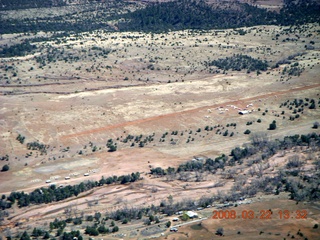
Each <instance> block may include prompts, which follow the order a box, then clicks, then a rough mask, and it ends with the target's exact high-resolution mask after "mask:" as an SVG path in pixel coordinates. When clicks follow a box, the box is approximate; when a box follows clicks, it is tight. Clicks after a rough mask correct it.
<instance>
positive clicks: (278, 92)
mask: <svg viewBox="0 0 320 240" xmlns="http://www.w3.org/2000/svg"><path fill="white" fill-rule="evenodd" d="M319 86H320V83H319V84H313V85H309V86H304V87H297V88H293V89H289V90H285V91H277V92H272V93H267V94H262V95H258V96H255V97H250V98H243V99H239V100H235V101H229V102H223V103H219V104H215V105H210V106H204V107H200V108H196V109H191V110H186V111H181V112H174V113H169V114H163V115H160V116H154V117H149V118H144V119H139V120H135V121H129V122H124V123H119V124H114V125H111V126H105V127H101V128H96V129H92V130H87V131H83V132H79V133H75V134H69V135H64V136H61V140H64V139H70V138H76V137H80V136H84V135H89V134H93V133H99V132H103V131H106V130H110V129H116V128H121V127H125V126H132V125H138V124H141V123H146V122H151V121H154V120H160V119H165V118H169V117H172V116H178V115H183V114H192V113H195V112H198V111H200V110H205V109H208V108H216V107H219V106H221V105H230V104H239V103H241V102H248V101H252V100H257V99H263V98H267V97H271V96H279V95H283V94H287V93H292V92H297V91H303V90H308V89H313V88H317V87H319Z"/></svg>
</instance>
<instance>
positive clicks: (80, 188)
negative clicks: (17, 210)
mask: <svg viewBox="0 0 320 240" xmlns="http://www.w3.org/2000/svg"><path fill="white" fill-rule="evenodd" d="M139 179H140V173H139V172H136V173H131V174H128V175H121V176H119V177H117V176H113V177H108V178H104V177H102V178H101V179H100V180H99V181H86V182H82V183H80V184H77V185H73V186H70V185H68V186H65V187H59V188H57V187H56V185H51V186H50V187H48V188H44V187H42V188H39V189H36V190H34V191H33V192H31V193H29V194H28V193H24V192H12V193H11V194H10V195H9V196H8V197H7V201H5V198H3V199H2V200H1V202H0V204H1V207H2V208H3V209H5V208H10V207H11V206H12V204H14V203H15V202H16V201H17V203H18V206H19V207H26V206H29V205H30V204H41V203H50V202H57V201H61V200H64V199H67V198H70V197H73V196H78V195H79V194H80V193H82V192H85V191H88V190H90V189H92V188H94V187H98V186H103V185H105V184H108V185H109V184H112V183H118V184H126V183H128V182H135V181H137V180H139Z"/></svg>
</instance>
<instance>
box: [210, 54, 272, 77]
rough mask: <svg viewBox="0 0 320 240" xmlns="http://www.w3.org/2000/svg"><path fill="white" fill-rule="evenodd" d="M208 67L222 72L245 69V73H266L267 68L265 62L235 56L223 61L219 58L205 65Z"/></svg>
mask: <svg viewBox="0 0 320 240" xmlns="http://www.w3.org/2000/svg"><path fill="white" fill-rule="evenodd" d="M205 64H206V65H208V66H216V67H218V68H219V69H222V70H225V71H227V70H229V69H231V70H233V71H241V70H242V69H246V70H247V72H248V73H249V72H251V71H258V70H260V71H266V70H267V68H268V63H267V62H266V61H262V60H260V59H255V58H253V57H250V56H248V55H242V54H236V55H233V56H232V57H226V58H224V59H222V58H219V59H218V60H213V61H211V62H207V63H205Z"/></svg>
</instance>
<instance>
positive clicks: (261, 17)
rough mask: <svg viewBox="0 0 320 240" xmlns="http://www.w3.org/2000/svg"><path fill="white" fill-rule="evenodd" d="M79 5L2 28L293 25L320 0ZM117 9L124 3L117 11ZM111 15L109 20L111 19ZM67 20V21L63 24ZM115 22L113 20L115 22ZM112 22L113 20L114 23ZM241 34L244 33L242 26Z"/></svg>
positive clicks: (312, 13)
mask: <svg viewBox="0 0 320 240" xmlns="http://www.w3.org/2000/svg"><path fill="white" fill-rule="evenodd" d="M5 2H6V4H3V5H5V6H6V7H4V8H2V10H4V9H12V8H28V7H31V8H32V7H35V6H37V7H44V6H48V5H49V6H52V5H55V6H63V5H64V2H62V1H55V2H53V1H40V0H32V1H27V2H26V1H17V0H16V1H9V0H6V1H5ZM79 6H80V9H81V7H82V9H81V10H80V9H79V10H80V11H71V12H70V13H68V14H66V15H64V16H63V15H57V16H50V17H41V18H40V17H39V18H38V17H35V18H24V19H5V18H1V25H0V33H2V34H3V33H16V32H37V31H46V32H50V31H53V32H56V31H71V32H84V31H93V30H98V29H102V30H109V31H116V30H119V31H146V32H166V31H170V30H183V29H222V28H238V27H244V26H247V27H248V26H254V25H264V24H275V25H294V24H302V23H307V22H319V20H320V16H319V11H320V8H319V5H318V4H317V3H316V2H314V1H312V0H299V1H285V5H284V7H283V9H282V10H281V11H280V13H276V12H273V11H267V10H265V9H261V8H258V7H254V6H252V5H249V4H240V3H233V4H231V5H230V4H229V5H224V4H223V3H221V4H220V5H219V7H214V6H211V5H208V4H207V3H205V2H204V1H202V0H200V1H192V0H178V1H172V2H164V3H149V4H147V5H146V7H145V8H141V5H138V4H137V3H132V2H130V3H129V2H124V1H108V2H103V3H97V2H96V1H92V2H91V4H86V5H79ZM119 9H123V10H122V11H120V10H119ZM111 21H112V24H111ZM66 23H67V24H66ZM114 23H116V24H115V25H114ZM113 26H116V28H114V27H113ZM240 34H245V33H244V32H242V33H241V32H240Z"/></svg>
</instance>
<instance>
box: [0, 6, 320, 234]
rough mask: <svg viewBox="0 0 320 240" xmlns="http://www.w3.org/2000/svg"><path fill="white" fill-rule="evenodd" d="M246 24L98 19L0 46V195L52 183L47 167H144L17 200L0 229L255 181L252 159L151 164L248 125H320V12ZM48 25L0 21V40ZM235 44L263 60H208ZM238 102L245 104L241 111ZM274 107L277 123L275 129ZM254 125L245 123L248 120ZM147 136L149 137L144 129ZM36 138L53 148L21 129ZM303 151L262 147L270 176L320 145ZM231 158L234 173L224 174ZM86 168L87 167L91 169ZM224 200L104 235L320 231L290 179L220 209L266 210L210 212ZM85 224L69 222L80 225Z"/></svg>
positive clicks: (77, 172)
mask: <svg viewBox="0 0 320 240" xmlns="http://www.w3.org/2000/svg"><path fill="white" fill-rule="evenodd" d="M257 2H258V4H259V5H261V6H264V5H268V6H270V7H272V6H273V7H277V6H278V5H276V4H273V3H272V1H257ZM277 4H279V2H278V1H277ZM264 7H265V6H264ZM70 8H71V7H70ZM66 11H67V10H66ZM68 11H69V10H68ZM10 14H12V12H11V13H8V14H7V15H6V17H10V16H12V15H10ZM242 30H243V31H245V34H244V35H241V34H239V29H225V30H209V31H191V30H185V31H172V32H169V33H162V34H151V33H150V34H148V33H142V32H121V33H119V32H113V33H111V32H107V31H95V32H88V33H81V34H74V35H73V34H71V35H70V36H67V37H60V38H56V39H53V40H49V41H40V42H35V43H32V44H33V45H35V46H36V49H35V50H33V51H32V52H30V54H28V55H26V56H23V57H8V58H1V59H0V66H1V67H0V157H2V156H5V155H8V156H9V160H8V161H1V162H0V163H1V164H0V167H1V168H2V166H3V165H5V164H7V165H8V166H9V167H10V170H9V171H6V172H0V182H1V184H0V194H1V195H2V194H5V195H9V194H10V192H12V191H24V192H31V191H33V190H34V189H36V188H40V187H47V186H48V183H46V181H47V180H50V181H51V183H53V182H54V183H55V184H56V185H57V186H59V185H63V186H66V185H69V184H70V185H74V184H79V183H81V182H83V181H85V180H96V181H99V180H100V179H101V177H102V176H105V177H109V176H113V175H122V174H128V173H131V172H140V174H141V176H142V180H140V181H137V182H134V183H130V184H125V185H110V186H102V187H97V188H94V189H93V190H91V191H89V192H85V193H82V194H80V195H78V196H77V197H72V198H68V199H66V200H63V201H60V202H55V203H50V204H41V205H31V206H29V207H26V208H18V207H17V206H14V207H13V208H11V209H9V210H8V213H9V216H8V217H7V218H5V219H4V220H3V221H2V223H1V225H0V229H1V231H0V232H2V233H0V235H1V237H3V238H2V239H4V237H5V236H8V235H13V236H14V235H15V234H17V233H18V232H23V231H25V230H28V231H32V229H33V228H34V227H43V228H48V225H49V223H50V222H52V221H53V220H54V219H55V218H60V219H63V218H65V216H66V209H71V210H72V212H74V215H75V216H76V215H81V214H82V215H83V214H84V215H88V214H93V213H95V212H97V211H99V212H101V213H103V214H104V213H106V212H110V211H114V210H117V209H121V208H123V207H146V206H150V205H151V204H154V205H159V204H160V203H161V201H163V200H167V199H168V197H169V196H171V197H172V198H173V199H174V201H175V202H178V201H183V200H185V199H187V198H188V199H193V200H197V199H199V198H200V197H201V196H212V195H215V194H220V193H224V192H227V191H229V190H230V189H232V187H233V185H234V183H235V182H236V179H237V177H241V176H246V179H247V182H250V181H253V180H254V179H255V178H256V176H250V174H249V167H246V166H245V165H236V166H227V167H226V168H225V169H223V170H222V169H219V170H218V171H217V172H216V173H215V174H210V173H203V174H201V176H200V177H201V180H200V181H195V180H194V179H192V178H193V177H190V178H188V176H181V178H182V177H185V178H186V179H184V180H178V179H173V180H170V179H168V177H155V176H154V175H150V170H151V169H152V168H156V167H161V168H164V169H165V168H168V167H175V168H177V167H178V166H179V165H180V164H182V163H184V162H186V161H189V160H191V159H193V158H195V157H196V156H203V157H205V158H212V159H214V158H216V157H218V156H220V155H221V154H226V155H229V154H230V151H231V149H233V148H235V147H242V146H244V144H246V143H249V142H250V136H252V134H261V133H267V136H268V138H269V139H282V138H283V137H284V136H288V135H295V134H308V133H311V132H316V133H317V134H319V133H320V131H319V128H318V129H313V128H312V127H313V125H314V123H315V122H317V121H319V120H320V111H319V109H320V105H319V100H320V77H319V76H320V57H319V56H320V52H319V46H320V45H319V44H320V39H319V32H320V27H319V24H305V25H302V26H297V27H292V28H289V27H279V26H257V27H249V28H242ZM46 36H50V34H48V33H43V32H38V33H37V34H4V35H1V38H0V46H4V45H7V46H12V45H14V44H19V43H21V42H22V41H23V40H25V39H34V38H37V37H46ZM235 54H245V55H249V56H251V57H253V58H255V59H260V60H263V61H266V62H267V63H268V65H269V67H268V70H267V71H261V72H257V71H252V72H247V71H246V70H242V71H237V70H234V71H233V70H227V71H223V70H220V69H218V68H216V67H214V66H211V67H209V66H208V65H207V64H206V62H210V61H213V60H217V59H219V58H226V57H231V56H233V55H235ZM289 61H290V63H289ZM279 62H280V63H281V64H277V63H279ZM294 64H296V65H295V66H298V70H301V72H299V74H298V75H296V76H295V74H288V71H287V72H286V70H288V69H289V70H290V69H293V68H294V66H293V65H294ZM306 98H307V99H314V100H315V102H316V107H315V109H310V108H308V107H305V108H304V109H303V110H302V111H299V112H293V110H292V109H291V110H290V109H289V108H287V107H284V106H283V103H284V102H287V101H289V102H291V101H294V99H306ZM241 110H243V111H249V112H250V113H248V114H245V115H240V114H239V111H241ZM297 114H298V115H299V116H296V115H297ZM290 118H291V119H290ZM274 120H275V121H276V123H277V128H276V129H275V130H268V128H269V126H270V124H271V123H272V121H274ZM248 122H250V124H248ZM206 127H208V128H209V127H214V130H211V131H209V130H206ZM246 130H250V132H251V133H250V134H244V132H245V131H246ZM226 131H227V133H226ZM173 132H177V133H176V134H174V133H173ZM225 133H226V134H225ZM231 133H232V134H231ZM19 134H20V135H21V136H24V137H25V140H24V143H23V144H21V143H20V142H19V141H18V140H17V137H18V136H19ZM129 135H130V136H134V138H135V137H139V136H140V138H139V139H140V140H139V141H136V142H135V141H133V140H129V141H127V136H129ZM148 137H149V138H148ZM147 138H148V139H151V138H152V140H151V141H149V140H148V141H147V140H146V141H144V142H143V140H144V139H147ZM109 139H112V141H113V143H116V147H117V150H116V151H114V152H110V151H108V150H109V149H108V147H107V142H108V140H109ZM31 142H38V143H39V144H44V145H45V146H46V148H45V151H44V152H41V151H40V150H32V149H28V148H27V143H31ZM308 151H309V150H308V149H307V150H306V149H303V148H299V149H288V150H286V151H285V153H284V152H281V153H277V154H275V155H274V156H273V157H271V158H270V159H268V164H269V165H268V166H267V167H266V168H265V169H264V176H274V174H275V173H276V172H277V171H280V170H282V169H284V167H285V164H286V163H287V161H288V159H289V158H290V157H291V156H293V155H299V157H300V159H303V160H304V161H305V165H304V166H303V171H305V172H307V171H309V170H310V169H312V171H313V169H314V164H313V162H314V161H315V160H317V159H319V153H320V152H319V148H316V149H315V150H314V151H313V152H311V153H309V152H308ZM231 171H233V172H234V174H235V176H233V177H232V178H228V177H226V176H225V174H226V173H227V172H231ZM318 171H319V170H318ZM86 173H88V175H89V176H84V174H86ZM66 177H70V179H67V180H66V179H65V178H66ZM198 177H199V176H198ZM216 209H217V206H215V207H213V208H208V209H203V210H200V211H199V216H201V217H202V218H208V219H204V220H203V221H199V222H201V224H200V225H199V222H196V223H191V224H187V225H184V226H181V227H179V230H178V232H176V233H171V232H169V230H168V229H167V230H166V228H165V227H164V225H165V223H166V222H167V221H168V220H172V217H167V216H160V223H159V226H160V227H157V224H152V225H151V226H146V225H144V224H143V222H142V221H139V220H133V221H131V222H130V223H129V224H126V225H125V224H121V223H118V224H117V225H119V227H120V231H119V233H116V234H108V235H101V236H99V238H100V237H101V239H149V238H154V237H157V239H172V240H173V239H176V240H178V239H181V240H182V239H197V240H198V239H217V238H223V239H289V238H296V239H319V236H320V232H319V228H314V225H315V224H319V219H320V218H319V214H320V206H319V204H318V203H310V202H299V203H297V204H296V202H295V201H292V200H289V197H288V194H287V193H281V194H280V195H264V194H263V193H261V194H260V193H258V194H257V196H256V197H254V198H252V204H248V205H240V206H238V207H230V208H226V209H223V210H235V211H236V212H237V215H238V214H241V212H242V211H243V210H253V211H254V212H256V213H260V210H269V209H271V210H272V212H273V215H272V219H271V220H268V219H257V220H253V219H242V218H237V219H221V220H219V219H212V211H213V210H216ZM302 209H304V210H306V211H307V212H308V216H307V219H299V220H298V219H294V218H290V219H280V217H279V211H280V210H289V211H291V212H296V211H297V210H302ZM239 216H240V215H239ZM257 216H258V215H257ZM108 221H109V222H108V223H109V224H110V220H108ZM189 221H190V220H189ZM85 226H86V224H83V225H79V226H68V227H67V229H68V230H70V231H71V230H80V231H81V233H83V232H84V229H85ZM218 228H223V229H224V236H223V237H222V236H217V235H216V230H217V229H218ZM301 233H302V235H301ZM161 234H162V235H161ZM293 236H294V237H293ZM84 238H85V239H87V238H89V237H88V235H84Z"/></svg>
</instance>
